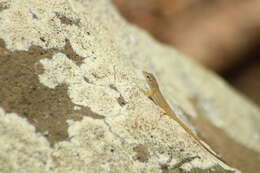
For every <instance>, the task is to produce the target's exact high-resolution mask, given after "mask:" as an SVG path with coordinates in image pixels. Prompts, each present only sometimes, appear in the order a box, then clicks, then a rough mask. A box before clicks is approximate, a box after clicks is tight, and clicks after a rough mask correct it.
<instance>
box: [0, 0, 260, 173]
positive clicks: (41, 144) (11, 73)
mask: <svg viewBox="0 0 260 173" xmlns="http://www.w3.org/2000/svg"><path fill="white" fill-rule="evenodd" d="M0 39H1V42H0V86H1V87H0V98H1V99H0V107H1V111H0V146H1V150H0V165H1V167H0V172H8V173H9V172H48V173H49V172H62V173H64V172H84V173H85V172H113V173H114V172H156V173H157V172H176V171H188V172H194V171H198V170H199V171H200V172H240V171H239V170H238V169H235V168H234V167H238V168H239V169H241V170H246V171H247V170H252V169H253V167H252V166H251V167H250V166H247V165H243V166H240V167H239V164H240V163H241V162H242V161H245V162H246V161H247V162H249V160H251V158H252V159H254V160H255V161H257V159H258V158H257V152H259V151H260V146H259V126H258V124H259V122H260V116H259V112H260V111H259V109H258V108H257V107H256V106H254V105H253V104H252V103H249V102H248V101H247V100H246V99H244V98H243V97H242V96H240V95H239V94H237V93H236V92H235V91H233V90H232V89H231V88H230V87H229V86H228V85H227V84H225V82H224V81H222V80H221V79H219V78H218V77H217V76H216V75H215V74H212V73H211V72H209V71H207V70H205V69H203V68H202V67H200V66H199V65H197V64H195V63H193V62H191V61H190V60H188V59H186V58H185V57H184V56H183V55H181V54H180V53H178V52H176V51H175V50H173V49H171V48H168V47H166V46H163V45H161V44H159V43H157V42H156V41H154V40H153V39H151V38H150V36H149V35H147V34H146V33H144V32H143V31H141V30H140V29H137V28H135V27H134V26H131V25H129V24H127V23H126V22H125V21H124V20H123V19H122V18H121V17H120V16H119V15H118V12H117V11H116V10H115V8H114V6H113V5H112V4H111V2H110V1H106V0H96V1H90V0H85V1H76V0H71V1H65V0H56V1H50V0H41V1H39V0H34V1H32V0H31V1H28V0H19V1H18V0H17V1H0ZM143 70H145V71H149V72H152V73H154V74H156V76H157V78H158V81H159V84H160V87H161V89H162V91H163V93H164V95H165V97H166V98H167V100H168V101H169V103H170V104H171V105H172V108H173V110H174V111H175V112H176V114H177V115H178V116H180V117H182V118H185V115H187V116H186V119H191V120H192V122H194V123H195V124H197V125H198V127H197V128H198V129H200V128H202V127H203V128H205V129H207V131H208V133H207V132H206V133H205V134H204V135H209V136H213V137H214V136H215V137H218V138H213V139H210V140H205V141H207V142H208V143H209V144H210V143H211V146H216V148H215V147H214V150H215V149H216V150H217V149H218V148H217V146H218V145H215V144H219V143H220V142H223V143H225V144H230V143H227V141H228V142H230V141H231V142H234V145H235V146H243V147H244V148H243V151H242V150H236V153H239V154H240V155H241V158H240V160H238V161H236V160H235V158H234V157H233V156H232V153H231V156H230V155H228V154H230V153H229V152H228V151H229V149H230V147H231V148H235V146H234V147H233V146H225V148H224V149H223V148H222V151H221V152H220V154H222V153H225V152H226V153H227V155H228V157H227V158H228V160H227V162H230V163H231V165H232V166H229V165H227V164H225V163H224V162H222V161H220V160H218V159H217V158H215V157H213V156H212V155H211V154H209V153H208V152H207V151H205V150H204V149H203V148H202V147H200V146H199V145H197V144H196V143H195V142H194V140H193V139H192V138H191V137H190V136H189V135H188V134H187V133H186V132H185V131H184V130H183V129H182V128H181V126H180V125H179V124H178V123H176V122H175V121H174V120H172V119H170V118H169V117H168V116H165V115H161V112H162V110H161V109H160V108H159V107H158V106H157V105H156V104H154V103H153V102H152V101H151V100H150V99H149V98H148V97H146V96H145V95H144V93H143V92H142V90H147V89H148V88H147V84H146V81H145V79H144V77H143V76H142V71H143ZM198 120H199V121H198ZM184 121H186V120H184ZM189 122H191V121H189ZM198 122H199V123H198ZM201 122H202V125H201ZM203 122H205V123H203ZM188 125H189V127H190V128H193V126H192V125H191V124H190V123H189V124H188ZM231 127H232V128H231ZM214 128H215V129H214ZM241 129H242V130H241ZM202 131H203V130H200V133H201V134H202V135H203V133H202ZM220 131H221V132H222V135H224V137H223V136H216V135H217V134H219V133H220ZM232 144H233V143H232ZM220 149H221V147H220ZM248 151H250V152H251V153H250V157H251V158H250V159H248V157H243V156H246V155H245V153H246V152H247V153H248ZM223 159H224V160H225V157H223ZM243 159H244V160H243ZM256 166H257V165H256ZM254 168H256V167H254Z"/></svg>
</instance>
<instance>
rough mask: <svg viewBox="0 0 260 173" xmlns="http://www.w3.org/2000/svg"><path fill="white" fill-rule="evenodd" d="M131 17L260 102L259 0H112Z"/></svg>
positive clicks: (257, 102) (124, 14)
mask: <svg viewBox="0 0 260 173" xmlns="http://www.w3.org/2000/svg"><path fill="white" fill-rule="evenodd" d="M113 2H114V4H115V6H116V7H117V8H118V10H119V11H120V12H121V15H122V16H124V17H125V18H126V20H128V21H129V22H130V23H133V24H135V25H138V26H139V27H141V28H143V29H145V30H147V31H148V32H150V33H151V35H153V37H154V38H155V39H157V40H159V41H160V42H163V43H166V44H169V45H172V46H173V47H175V48H177V49H178V50H180V51H181V52H183V53H184V54H187V55H189V56H190V57H191V58H194V59H195V60H196V61H198V62H199V63H201V64H203V65H204V66H206V67H207V68H210V69H212V70H214V71H216V72H217V73H219V74H220V75H221V76H223V77H224V78H225V79H226V80H227V81H228V82H229V83H230V84H231V85H233V86H234V87H235V88H237V89H238V90H240V91H241V92H242V93H244V94H245V95H247V96H248V97H249V98H251V100H252V101H253V102H255V103H256V104H258V105H260V58H259V56H260V1H259V0H229V1H226V0H218V1H216V0H131V1H129V0H113Z"/></svg>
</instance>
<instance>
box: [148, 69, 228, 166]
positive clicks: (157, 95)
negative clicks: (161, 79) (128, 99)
mask: <svg viewBox="0 0 260 173" xmlns="http://www.w3.org/2000/svg"><path fill="white" fill-rule="evenodd" d="M143 74H144V76H145V78H146V81H147V83H148V85H149V88H150V90H148V91H143V92H144V94H145V95H146V96H147V97H149V98H151V99H152V101H153V102H155V104H157V105H158V106H160V107H161V108H162V109H163V111H164V113H163V114H166V115H168V116H169V117H170V118H172V119H173V120H175V121H176V122H177V123H178V124H179V125H180V126H181V127H182V128H183V129H184V130H185V132H186V133H188V135H190V136H191V137H192V138H193V139H194V140H195V142H196V143H197V144H198V145H200V146H201V147H202V148H204V149H205V150H206V151H207V152H209V153H210V154H211V155H213V156H214V157H216V158H217V159H219V160H221V161H222V162H224V163H226V162H225V161H223V160H222V158H220V156H218V155H217V154H215V153H214V152H212V151H211V150H210V149H209V148H208V147H206V146H205V145H204V144H203V143H202V142H201V141H200V139H199V137H197V136H196V135H195V134H194V133H193V132H192V131H191V130H190V128H189V127H187V126H186V125H185V124H184V123H183V122H182V121H181V120H180V119H179V118H178V117H177V115H176V114H175V113H174V111H173V110H172V109H171V107H170V105H169V104H168V103H167V101H166V100H165V98H164V97H163V95H162V93H161V91H160V88H159V84H158V82H157V80H156V78H155V76H154V75H153V74H151V73H148V72H145V71H143Z"/></svg>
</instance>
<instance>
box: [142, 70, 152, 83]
mask: <svg viewBox="0 0 260 173" xmlns="http://www.w3.org/2000/svg"><path fill="white" fill-rule="evenodd" d="M143 74H144V77H145V79H146V80H147V82H152V81H154V80H155V78H154V76H153V75H152V74H151V73H148V72H145V71H143Z"/></svg>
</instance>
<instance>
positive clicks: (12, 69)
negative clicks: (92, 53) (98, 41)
mask: <svg viewBox="0 0 260 173" xmlns="http://www.w3.org/2000/svg"><path fill="white" fill-rule="evenodd" d="M57 52H62V53H64V54H66V55H67V57H69V58H70V59H71V60H73V61H74V62H75V63H76V64H80V63H81V62H82V60H83V58H82V57H80V56H78V55H77V54H75V53H74V51H73V50H72V48H71V46H70V43H69V41H67V42H66V46H65V47H64V49H49V50H45V49H42V48H40V47H36V46H32V47H31V48H30V49H29V50H28V51H14V52H11V51H9V50H8V49H6V48H5V44H4V41H2V40H0V86H1V87H0V98H1V99H0V105H1V107H3V109H4V110H5V111H6V112H7V113H8V112H15V113H17V114H19V115H21V116H22V117H24V118H26V119H27V120H28V121H29V122H30V123H31V124H32V125H34V126H35V127H36V130H37V131H38V132H41V133H43V134H46V137H47V139H48V141H49V142H50V143H51V144H54V143H56V142H58V141H63V140H68V134H67V128H68V124H67V123H66V121H67V120H68V119H75V120H79V119H81V118H82V117H83V116H84V115H87V116H91V117H92V118H102V116H101V115H97V114H96V113H94V112H92V111H91V110H90V109H88V108H87V107H84V108H83V109H81V110H74V106H75V105H74V104H73V103H72V102H71V99H70V98H69V97H68V94H67V86H66V85H59V86H57V87H56V88H55V89H51V88H48V87H46V86H44V85H42V84H41V83H40V82H39V80H38V74H41V73H42V72H43V69H42V68H43V67H42V65H41V64H40V63H39V61H40V60H41V59H43V58H46V57H47V58H51V57H52V56H53V55H54V54H56V53H57Z"/></svg>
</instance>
